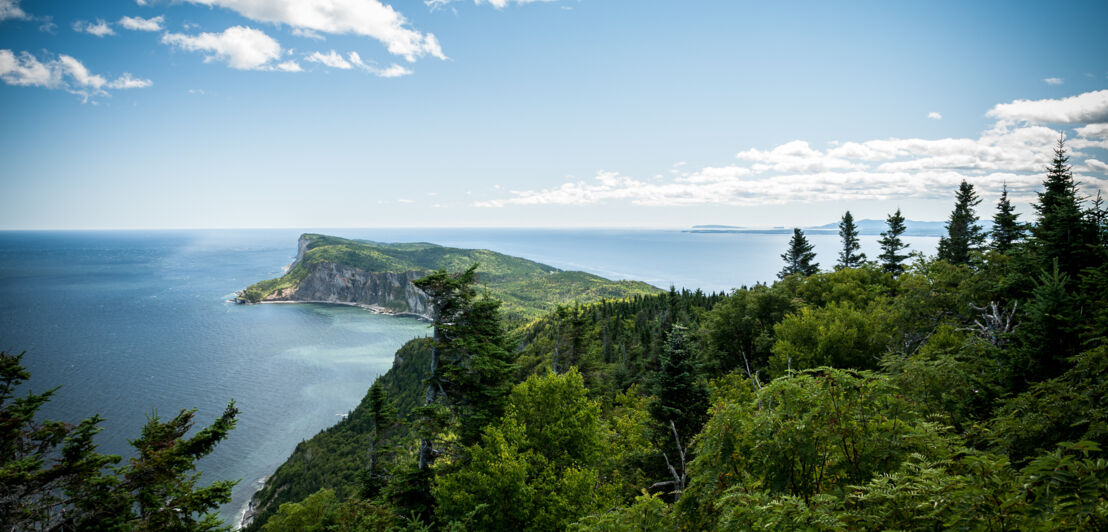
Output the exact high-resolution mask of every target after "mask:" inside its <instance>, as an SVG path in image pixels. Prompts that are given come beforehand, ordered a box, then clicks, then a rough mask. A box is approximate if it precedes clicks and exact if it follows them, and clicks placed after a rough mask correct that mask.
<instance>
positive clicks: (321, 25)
mask: <svg viewBox="0 0 1108 532" xmlns="http://www.w3.org/2000/svg"><path fill="white" fill-rule="evenodd" d="M186 1H188V2H191V3H194V4H203V5H208V6H219V7H225V8H227V9H231V10H233V11H236V12H238V13H239V14H240V15H242V16H244V17H246V18H249V19H251V20H255V21H258V22H271V23H275V24H287V25H289V26H291V27H292V28H293V29H297V28H299V29H301V30H312V31H316V32H322V33H333V34H354V35H364V36H366V37H370V38H373V39H376V40H378V41H380V42H381V43H382V44H384V45H385V47H386V49H388V51H389V53H391V54H393V55H399V56H401V57H403V58H405V59H406V60H408V61H415V60H416V59H419V58H420V57H423V56H428V55H429V56H433V57H437V58H439V59H446V55H444V54H443V51H442V47H441V46H440V45H439V41H438V39H436V38H435V36H434V35H433V34H430V33H422V32H420V31H417V30H415V29H412V28H411V27H409V24H408V20H407V19H406V18H404V15H402V14H400V13H399V12H398V11H396V10H395V9H393V8H392V6H389V5H385V4H382V3H381V2H380V1H379V0H329V1H327V2H318V1H314V0H186Z"/></svg>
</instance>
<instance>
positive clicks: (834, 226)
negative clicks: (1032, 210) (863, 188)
mask: <svg viewBox="0 0 1108 532" xmlns="http://www.w3.org/2000/svg"><path fill="white" fill-rule="evenodd" d="M977 223H978V224H979V225H980V226H981V228H982V229H984V230H985V231H989V230H990V229H992V228H993V222H992V220H978V222H977ZM854 225H856V226H857V227H858V234H860V235H880V234H881V233H882V232H883V231H885V230H886V229H888V227H889V226H888V225H887V224H886V223H885V220H873V219H868V218H867V219H863V220H855V221H854ZM904 225H905V227H906V229H905V231H904V236H945V235H946V222H926V221H921V220H905V221H904ZM804 230H805V231H807V232H809V233H838V232H839V222H837V221H835V222H831V223H828V224H823V225H816V226H810V227H805V228H804ZM686 232H688V233H771V234H778V233H792V232H793V230H792V228H791V227H738V226H734V225H694V226H692V229H689V230H686Z"/></svg>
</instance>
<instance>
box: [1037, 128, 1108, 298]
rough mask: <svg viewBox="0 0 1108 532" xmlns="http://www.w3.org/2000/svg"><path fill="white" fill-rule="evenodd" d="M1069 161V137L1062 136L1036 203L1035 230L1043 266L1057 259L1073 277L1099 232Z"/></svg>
mask: <svg viewBox="0 0 1108 532" xmlns="http://www.w3.org/2000/svg"><path fill="white" fill-rule="evenodd" d="M1068 162H1069V156H1068V155H1066V145H1065V138H1064V137H1059V138H1058V145H1057V146H1056V147H1055V148H1054V159H1053V160H1052V161H1051V165H1050V167H1049V168H1047V174H1046V179H1044V180H1043V189H1044V190H1043V191H1042V192H1040V193H1039V201H1038V202H1037V203H1035V204H1033V205H1032V206H1033V207H1034V208H1035V211H1036V212H1037V213H1038V215H1039V219H1038V222H1037V223H1036V224H1035V225H1034V226H1033V227H1032V229H1031V233H1032V235H1033V236H1034V244H1035V247H1036V249H1037V250H1038V251H1039V253H1040V262H1041V266H1042V268H1043V269H1044V270H1049V269H1050V268H1051V267H1052V263H1053V262H1054V260H1057V261H1058V267H1059V269H1060V270H1061V272H1062V273H1064V274H1066V275H1068V276H1070V277H1071V278H1073V277H1075V276H1076V275H1077V274H1078V272H1080V271H1081V270H1082V268H1084V267H1085V266H1087V265H1088V264H1087V262H1088V249H1089V248H1088V245H1089V244H1092V243H1093V239H1094V238H1095V236H1094V233H1093V231H1091V228H1090V227H1089V224H1088V222H1087V220H1086V219H1085V217H1084V215H1083V213H1082V212H1081V200H1080V198H1078V196H1077V183H1076V182H1075V181H1074V180H1073V174H1072V172H1071V171H1070V165H1069V164H1067V163H1068Z"/></svg>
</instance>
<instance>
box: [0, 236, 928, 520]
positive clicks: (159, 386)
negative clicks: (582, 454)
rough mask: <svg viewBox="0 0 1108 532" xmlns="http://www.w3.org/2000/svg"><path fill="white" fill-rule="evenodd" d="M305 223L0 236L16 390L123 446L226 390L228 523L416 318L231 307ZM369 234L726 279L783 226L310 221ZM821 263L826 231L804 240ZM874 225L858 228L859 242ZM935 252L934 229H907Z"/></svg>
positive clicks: (218, 453)
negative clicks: (231, 407) (19, 361)
mask: <svg viewBox="0 0 1108 532" xmlns="http://www.w3.org/2000/svg"><path fill="white" fill-rule="evenodd" d="M305 231H309V230H292V229H280V230H277V229H274V230H220V231H108V232H101V231H65V232H54V231H30V232H0V349H4V350H7V351H9V352H21V351H26V356H25V357H24V359H23V362H24V365H25V366H26V367H27V368H28V369H30V371H31V373H32V377H31V380H30V382H29V383H27V384H25V385H24V386H23V388H22V390H23V391H26V390H28V389H30V390H34V391H36V392H40V391H44V390H46V389H49V388H53V387H55V386H61V388H60V389H59V390H58V391H57V392H56V394H55V395H54V398H53V399H52V400H51V401H50V402H49V403H47V405H46V406H45V407H44V408H43V410H42V412H41V414H42V416H43V417H44V418H49V419H59V420H63V421H67V422H71V423H76V422H78V421H80V420H81V419H83V418H86V417H89V416H92V415H94V414H98V413H99V414H101V415H102V416H104V417H105V418H106V420H105V421H104V423H103V424H102V425H101V426H102V427H103V428H104V429H105V430H104V431H103V432H101V433H100V434H99V435H98V436H97V439H96V441H97V443H98V444H99V447H100V450H101V452H106V453H113V454H121V455H124V456H125V457H127V456H130V455H131V453H130V446H129V444H128V440H130V439H134V438H135V437H137V436H138V435H139V432H140V430H141V429H142V426H143V424H145V422H146V420H147V419H148V418H149V417H150V416H153V415H158V416H160V417H162V418H163V419H164V418H170V417H172V416H174V415H175V414H176V413H177V412H178V411H180V410H181V409H184V408H196V409H198V410H197V417H196V421H197V426H205V425H207V424H208V423H210V422H211V421H212V420H214V419H215V418H216V417H218V416H219V414H220V413H222V411H223V408H224V407H225V406H226V404H227V403H228V402H229V401H230V400H232V399H233V400H234V401H235V403H236V405H237V406H238V407H239V409H240V410H241V414H240V415H239V418H238V419H239V420H238V426H237V428H236V429H235V430H234V431H232V432H231V435H230V436H229V437H228V439H227V440H225V441H224V442H223V443H221V444H220V445H219V446H217V447H216V449H215V451H214V452H213V453H212V454H211V455H210V456H209V457H207V458H205V459H203V460H202V461H201V462H200V464H199V467H200V470H201V471H202V473H203V477H202V479H203V480H202V481H204V482H210V481H212V480H216V479H241V482H240V483H239V484H238V486H236V488H235V490H234V500H233V501H232V502H231V503H230V504H227V505H225V506H224V507H223V508H222V511H221V514H222V515H223V517H224V519H225V520H226V521H227V522H228V523H230V522H233V521H237V519H238V516H239V513H240V512H241V509H242V508H243V506H244V504H245V503H246V501H247V500H248V499H249V497H250V495H251V494H252V493H253V492H254V490H255V489H256V488H257V482H258V480H259V479H261V478H262V477H264V476H266V475H268V474H270V473H272V471H273V470H274V469H276V467H277V466H279V465H280V464H281V463H282V462H283V461H284V460H285V458H286V457H288V455H289V453H291V452H292V450H293V448H294V447H295V446H296V444H297V443H299V442H300V441H302V440H304V439H307V438H309V437H311V436H312V435H314V434H315V433H316V432H318V431H319V430H321V429H323V428H325V427H327V426H330V425H332V424H334V423H335V422H336V421H338V420H339V419H340V418H341V416H342V415H344V414H345V413H346V412H348V411H350V410H351V409H353V408H354V406H356V405H357V404H358V401H359V400H360V399H361V398H362V396H363V395H364V394H365V391H366V389H367V388H368V387H369V385H370V384H371V383H372V381H373V379H374V378H376V376H377V375H379V374H381V373H384V372H385V371H386V370H388V368H389V366H390V365H391V364H392V360H393V354H394V352H395V351H396V349H397V348H398V347H400V345H402V344H403V343H404V342H406V341H408V340H410V339H412V338H416V337H419V336H425V335H427V334H428V332H429V331H428V327H427V324H425V323H421V322H419V321H417V320H414V319H410V318H399V317H393V316H384V315H377V314H373V313H370V312H368V311H365V310H362V309H358V308H354V307H345V306H337V305H315V304H296V305H249V306H240V305H234V304H232V303H228V302H227V300H228V298H230V297H231V296H232V295H233V293H234V291H235V290H238V289H241V288H243V287H245V286H247V285H249V284H251V283H253V282H255V281H258V280H261V279H269V278H273V277H277V276H279V275H281V273H282V269H283V267H284V266H286V265H287V264H288V263H289V262H291V261H292V259H293V257H294V256H295V254H296V240H297V237H298V236H299V234H300V233H302V232H305ZM310 231H311V232H320V233H325V234H332V235H337V236H343V237H349V238H364V239H369V240H375V241H381V242H415V241H419V242H433V243H437V244H443V245H449V246H456V247H465V248H486V249H491V250H493V251H498V252H501V253H506V254H509V255H516V256H521V257H525V258H528V259H531V260H535V261H538V262H541V263H544V264H548V265H551V266H554V267H557V268H562V269H571V270H583V271H588V272H592V273H596V274H599V275H602V276H605V277H608V278H613V279H636V280H641V281H645V282H648V283H651V284H653V285H655V286H658V287H661V288H668V287H670V286H675V287H677V288H689V289H697V288H700V289H702V290H704V291H706V292H713V291H726V290H729V289H731V288H735V287H738V286H743V285H748V286H749V285H753V284H754V283H756V282H772V281H773V280H774V279H775V275H776V273H777V271H778V270H779V269H780V268H781V265H782V263H781V259H780V254H781V253H782V252H783V251H784V249H785V246H786V243H787V242H788V240H789V238H790V235H788V234H754V233H723V234H703V233H686V232H682V231H679V230H671V231H664V230H615V229H595V230H539V229H312V230H310ZM808 238H809V240H810V241H811V242H812V243H813V244H814V245H815V247H816V252H817V253H818V257H817V259H818V260H819V261H820V263H821V264H823V266H824V267H825V268H829V267H830V266H831V265H832V264H833V263H834V260H835V256H836V253H837V247H838V245H839V239H838V236H837V235H828V234H824V235H815V234H813V235H809V237H808ZM877 238H878V237H866V236H863V237H862V244H863V249H862V251H864V252H865V253H867V254H868V255H869V256H870V257H871V258H873V257H875V256H876V255H877V253H878V251H877ZM905 241H906V242H908V243H909V244H911V248H910V250H913V251H922V252H924V253H928V254H930V253H934V251H935V247H936V246H937V242H938V238H936V237H909V238H906V239H905Z"/></svg>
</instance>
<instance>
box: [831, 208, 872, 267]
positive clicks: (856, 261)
mask: <svg viewBox="0 0 1108 532" xmlns="http://www.w3.org/2000/svg"><path fill="white" fill-rule="evenodd" d="M839 237H840V238H842V242H843V247H842V249H841V250H840V251H839V262H838V264H836V265H835V267H836V268H857V267H858V266H861V265H862V263H864V262H866V254H865V253H858V250H859V249H861V247H862V245H861V244H860V243H859V242H858V227H856V226H855V225H854V216H853V215H851V214H850V211H846V214H843V219H842V221H840V222H839Z"/></svg>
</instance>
